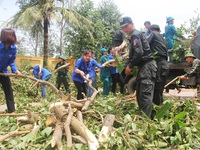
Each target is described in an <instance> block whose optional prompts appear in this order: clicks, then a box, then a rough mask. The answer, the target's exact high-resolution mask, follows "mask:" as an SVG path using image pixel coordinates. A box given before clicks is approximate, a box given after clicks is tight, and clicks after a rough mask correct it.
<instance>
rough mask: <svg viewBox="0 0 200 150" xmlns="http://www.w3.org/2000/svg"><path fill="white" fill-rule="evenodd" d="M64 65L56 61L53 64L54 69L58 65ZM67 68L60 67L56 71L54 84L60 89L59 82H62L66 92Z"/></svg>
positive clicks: (67, 89)
mask: <svg viewBox="0 0 200 150" xmlns="http://www.w3.org/2000/svg"><path fill="white" fill-rule="evenodd" d="M62 65H65V63H61V62H58V63H57V64H56V66H55V69H57V68H59V67H60V66H62ZM67 72H68V71H67V68H62V69H60V70H59V71H58V72H57V73H58V75H57V78H56V84H57V88H58V89H60V86H61V84H62V83H63V85H64V87H65V90H66V92H68V93H70V90H69V78H68V75H67Z"/></svg>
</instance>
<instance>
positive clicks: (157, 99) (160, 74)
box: [153, 59, 169, 105]
mask: <svg viewBox="0 0 200 150" xmlns="http://www.w3.org/2000/svg"><path fill="white" fill-rule="evenodd" d="M156 62H157V66H158V70H157V73H156V82H155V89H154V97H153V103H154V104H156V105H160V104H162V103H163V91H164V86H165V83H166V80H167V75H168V73H169V67H168V63H167V61H166V60H165V59H161V60H157V61H156Z"/></svg>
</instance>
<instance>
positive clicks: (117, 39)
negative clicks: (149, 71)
mask: <svg viewBox="0 0 200 150" xmlns="http://www.w3.org/2000/svg"><path fill="white" fill-rule="evenodd" d="M125 38H126V37H125V33H124V32H123V31H122V30H116V31H115V33H114V40H113V46H120V45H121V44H122V42H123V40H124V39H125Z"/></svg>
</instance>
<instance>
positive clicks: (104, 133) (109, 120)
mask: <svg viewBox="0 0 200 150" xmlns="http://www.w3.org/2000/svg"><path fill="white" fill-rule="evenodd" d="M114 121H115V115H112V114H108V115H106V117H105V118H104V121H103V127H102V129H101V132H100V135H99V141H100V142H104V141H106V140H107V139H108V137H109V135H110V133H111V131H112V128H113V123H114Z"/></svg>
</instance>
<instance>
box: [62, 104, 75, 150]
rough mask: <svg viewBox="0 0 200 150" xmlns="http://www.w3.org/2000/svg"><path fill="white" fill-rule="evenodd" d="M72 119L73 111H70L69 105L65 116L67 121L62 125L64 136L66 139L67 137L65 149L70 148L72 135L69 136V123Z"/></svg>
mask: <svg viewBox="0 0 200 150" xmlns="http://www.w3.org/2000/svg"><path fill="white" fill-rule="evenodd" d="M72 117H73V111H72V108H71V105H70V104H69V107H68V116H67V119H66V121H65V123H64V128H65V134H66V137H67V149H71V148H72V134H71V130H70V122H71V120H72Z"/></svg>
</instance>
